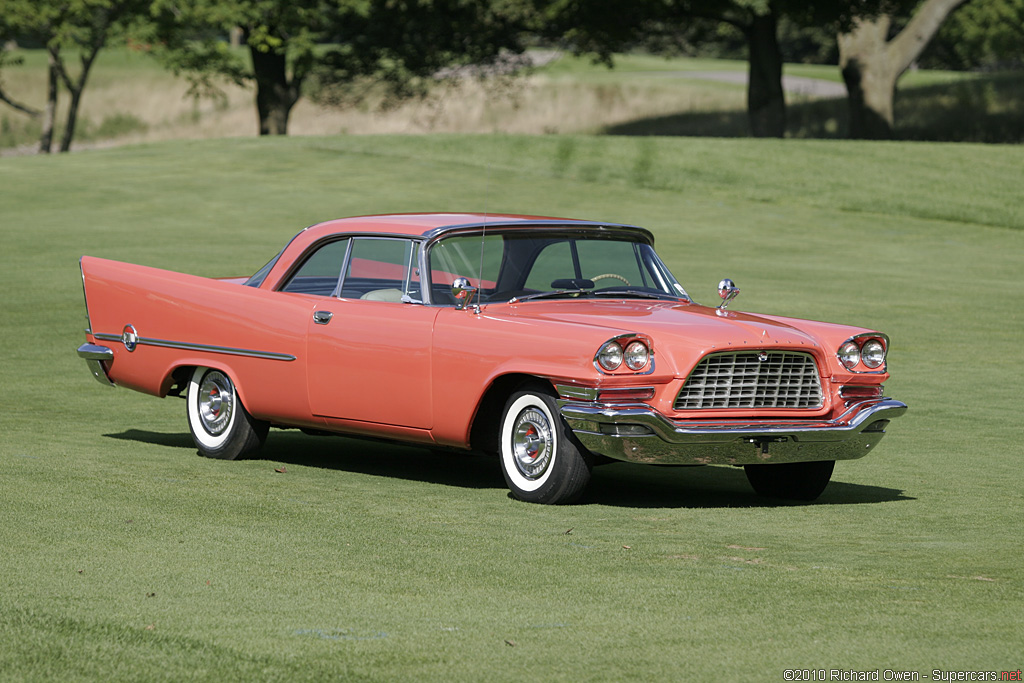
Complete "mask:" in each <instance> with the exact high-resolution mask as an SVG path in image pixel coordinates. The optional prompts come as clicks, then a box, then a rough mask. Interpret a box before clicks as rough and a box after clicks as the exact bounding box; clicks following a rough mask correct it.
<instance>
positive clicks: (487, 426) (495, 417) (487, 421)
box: [469, 374, 554, 454]
mask: <svg viewBox="0 0 1024 683" xmlns="http://www.w3.org/2000/svg"><path fill="white" fill-rule="evenodd" d="M528 382H539V383H543V384H546V385H548V386H551V382H549V381H548V380H546V379H543V378H540V377H535V376H534V375H523V374H514V375H502V376H501V377H498V378H496V379H495V380H494V381H493V382H492V383H491V386H490V387H488V389H487V391H486V392H485V393H484V395H483V398H481V399H480V405H479V407H478V408H477V411H476V416H475V417H474V418H473V426H472V427H471V429H470V432H469V447H470V448H472V449H473V450H474V451H478V452H481V453H488V454H493V453H497V452H498V423H499V421H500V420H501V412H502V411H503V410H504V409H505V402H506V401H508V397H509V396H511V395H512V392H514V391H515V390H516V389H518V388H519V387H520V386H522V385H523V384H526V383H528ZM552 389H554V387H552Z"/></svg>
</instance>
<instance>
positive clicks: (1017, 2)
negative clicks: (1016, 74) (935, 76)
mask: <svg viewBox="0 0 1024 683" xmlns="http://www.w3.org/2000/svg"><path fill="white" fill-rule="evenodd" d="M918 63H919V64H921V65H922V66H924V67H925V68H929V69H979V68H983V69H1005V68H1016V69H1019V68H1020V67H1021V66H1024V0H986V1H985V2H973V3H969V4H966V5H964V6H963V7H961V8H960V9H958V10H956V11H955V12H952V13H951V14H950V16H949V17H948V18H947V19H946V21H944V22H943V23H942V28H940V29H939V32H938V33H937V34H936V35H935V37H934V38H933V39H932V41H931V43H929V45H928V48H927V49H926V50H925V52H924V53H922V55H921V57H920V59H919V60H918Z"/></svg>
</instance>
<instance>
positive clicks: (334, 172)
mask: <svg viewBox="0 0 1024 683" xmlns="http://www.w3.org/2000/svg"><path fill="white" fill-rule="evenodd" d="M1022 186H1024V149H1022V148H1020V147H1010V146H975V145H957V146H949V145H933V144H923V143H892V144H863V143H849V142H825V141H818V142H805V141H756V140H714V139H667V138H627V137H615V138H585V137H561V136H544V137H514V136H481V137H459V136H432V137H412V136H405V137H374V136H369V137H332V138H292V139H243V140H225V141H197V142H188V143H163V144H156V145H148V146H138V147H123V148H118V149H111V150H104V151H95V152H88V153H81V154H73V155H64V156H60V157H51V158H45V157H24V158H7V159H2V160H0V238H2V245H3V250H2V252H0V291H2V292H3V304H2V309H0V310H2V315H0V343H2V344H3V347H4V348H6V349H7V356H8V357H7V361H6V362H5V363H4V364H3V369H2V370H0V386H2V387H3V389H4V391H3V392H2V394H0V416H2V417H0V424H2V430H0V434H2V436H0V471H2V475H0V501H2V504H0V573H2V575H3V577H4V582H3V589H2V590H0V679H3V680H39V681H43V680H46V681H49V680H58V679H60V680H64V679H70V680H76V679H77V680H95V679H108V680H140V681H141V680H146V681H150V680H155V681H159V680H167V681H179V680H203V681H206V680H209V681H214V680H216V681H220V680H250V679H254V680H287V681H293V680H329V679H344V680H349V679H351V680H380V681H390V680H416V681H420V680H439V681H451V680H457V681H475V680H499V681H518V680H566V681H579V680H644V681H663V680H666V681H667V680H727V679H740V680H775V681H779V680H784V679H783V672H784V670H785V669H790V668H813V669H819V668H825V669H826V670H830V669H859V670H875V669H881V670H882V671H884V670H885V669H904V670H914V671H918V672H920V673H921V674H927V675H931V673H932V670H933V669H941V670H944V671H959V670H972V671H977V670H983V671H996V672H999V671H1003V670H1011V669H1012V670H1014V671H1015V670H1017V669H1018V668H1019V667H1020V665H1021V661H1020V656H1021V655H1020V653H1021V652H1022V651H1024V635H1022V634H1024V568H1022V565H1021V561H1020V560H1021V540H1020V519H1021V511H1022V508H1024V495H1022V489H1021V485H1020V483H1019V478H1020V472H1021V460H1022V456H1024V447H1022V435H1021V412H1022V406H1024V402H1022V400H1021V398H1020V386H1021V383H1022V381H1024V372H1022V370H1021V360H1022V354H1021V351H1020V339H1021V336H1022V333H1024V294H1022V291H1024V209H1022V208H1021V203H1020V188H1021V187H1022ZM432 210H441V211H443V210H487V211H493V212H499V211H517V212H525V213H540V214H554V215H564V216H572V217H580V218H594V219H603V220H610V221H622V222H632V223H637V224H640V225H644V226H646V227H648V228H650V229H652V230H653V231H654V232H655V235H656V238H657V244H658V249H659V252H660V253H661V254H662V256H663V258H664V259H665V260H666V261H667V262H668V264H669V266H670V267H671V268H672V269H673V271H674V272H675V274H676V275H677V277H679V279H680V280H681V281H682V282H683V284H684V285H685V286H686V287H687V288H688V290H689V291H690V293H691V294H692V295H693V296H694V297H695V298H696V299H698V300H702V301H711V300H712V298H713V297H714V286H715V284H716V283H717V282H718V280H719V279H720V278H721V277H724V276H729V277H732V278H733V279H734V280H735V281H736V282H737V284H738V285H739V286H740V287H741V288H742V290H743V293H742V294H741V295H740V297H739V299H738V300H737V301H736V302H735V303H734V304H733V308H737V309H740V310H753V311H761V312H774V313H779V314H784V315H795V316H802V317H815V318H819V319H824V320H830V321H841V322H848V323H851V324H857V325H863V326H866V327H872V328H876V329H880V330H882V331H884V332H886V333H888V334H889V335H890V336H891V337H892V340H893V346H892V351H891V355H890V369H891V371H892V374H893V377H892V379H891V380H890V382H889V383H888V384H887V392H886V393H887V394H889V395H891V396H893V397H895V398H899V399H901V400H903V401H905V402H907V403H908V404H909V405H910V411H909V412H908V413H907V415H906V416H905V417H904V418H901V419H900V420H899V421H898V422H896V423H894V424H893V425H892V426H891V427H890V430H889V435H888V436H887V437H886V439H885V440H884V441H883V442H882V445H881V447H880V448H879V449H878V451H877V452H874V453H872V455H870V456H868V457H867V458H865V459H863V460H860V461H853V462H845V463H840V464H839V465H838V466H837V468H836V474H835V476H834V479H833V483H832V484H831V485H830V486H829V488H828V489H826V491H825V493H824V495H823V496H822V497H821V499H820V500H819V501H818V502H817V503H816V504H812V505H780V504H775V503H771V502H766V501H765V500H762V499H759V498H758V497H756V496H755V495H754V494H753V493H752V492H751V491H750V489H749V487H748V485H747V483H746V480H745V478H744V476H743V473H742V472H741V471H739V470H734V469H729V468H645V467H642V466H632V465H625V464H616V465H610V466H607V467H603V468H599V469H598V470H596V471H595V476H594V481H593V484H592V486H591V488H590V489H589V490H588V494H587V495H586V497H585V499H584V501H583V502H582V504H579V505H576V506H571V507H542V506H534V505H527V504H522V503H517V502H515V501H513V500H511V499H510V498H509V496H508V494H507V492H506V490H505V488H504V484H503V481H502V478H501V475H500V473H499V470H498V466H497V463H496V462H492V461H489V460H486V459H474V458H461V457H455V456H451V457H446V456H438V455H435V454H431V453H429V452H427V451H425V450H421V449H415V448H405V447H398V446H389V445H386V444H380V443H372V442H360V441H354V440H348V439H329V438H316V437H307V436H304V435H301V434H298V433H295V432H283V431H272V433H271V436H270V438H269V440H268V444H267V448H266V450H265V451H264V453H263V456H264V457H263V459H258V460H249V461H242V462H222V461H211V460H206V459H203V458H200V457H198V456H197V455H196V454H195V449H194V448H193V447H192V445H191V441H190V437H189V436H188V430H187V426H186V422H185V408H184V402H183V401H180V400H178V399H165V400H159V399H155V398H152V397H148V396H143V395H141V394H136V393H133V392H129V391H126V390H122V389H116V390H112V389H105V388H103V387H101V386H100V385H99V384H98V383H96V382H95V381H94V380H93V379H92V378H91V377H90V376H89V374H88V372H87V371H86V368H85V364H84V363H83V362H82V361H81V360H79V359H78V358H77V357H76V355H75V353H74V350H75V348H76V347H77V346H78V345H79V344H80V343H82V341H83V340H84V335H83V334H82V328H83V327H84V324H85V318H84V306H83V300H82V293H81V281H80V277H79V272H78V266H77V259H78V258H79V257H80V256H81V255H82V254H83V253H88V254H94V255H98V256H104V257H109V258H115V259H122V260H128V261H134V262H139V263H144V264H148V265H156V266H161V267H166V268H172V269H178V270H183V271H187V272H192V273H197V274H201V275H245V274H248V273H251V272H252V271H255V270H256V269H257V268H258V267H259V266H260V265H262V264H263V262H264V261H266V259H267V258H269V257H270V256H271V255H273V254H274V253H276V251H277V250H278V249H280V247H281V246H282V245H283V244H284V243H285V242H286V241H287V240H288V239H290V238H291V236H292V235H293V234H294V233H295V232H296V231H298V230H299V229H301V228H302V227H304V226H306V225H308V224H311V223H314V222H317V221H320V220H324V219H327V218H332V217H339V216H345V215H357V214H362V213H374V212H391V211H432ZM352 390H357V389H356V388H353V389H352ZM277 470H283V471H281V472H278V471H277Z"/></svg>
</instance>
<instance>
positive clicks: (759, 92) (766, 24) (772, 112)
mask: <svg viewBox="0 0 1024 683" xmlns="http://www.w3.org/2000/svg"><path fill="white" fill-rule="evenodd" d="M884 1H885V0H841V1H838V2H835V1H826V0H818V1H817V2H801V1H799V0H725V1H724V2H723V1H721V0H637V2H636V3H635V4H632V3H631V6H630V12H629V13H623V12H622V10H621V4H620V3H616V2H614V0H560V1H559V2H556V3H555V5H554V8H553V10H551V11H554V12H555V13H556V15H557V14H558V13H561V16H559V21H556V22H554V25H555V26H562V27H564V30H565V36H566V37H567V38H568V39H570V40H572V41H574V43H575V45H576V47H577V50H579V51H582V52H593V53H595V54H597V55H598V57H599V58H600V59H602V60H604V61H606V62H609V63H610V55H611V53H612V52H613V51H614V50H616V49H621V48H622V47H625V46H628V45H629V43H630V42H631V41H638V40H641V39H650V38H651V37H652V35H654V36H655V44H658V45H660V46H662V48H663V49H664V48H665V47H671V46H672V45H673V42H674V40H673V38H678V37H680V36H682V35H683V34H685V33H688V30H689V29H690V28H691V27H692V26H694V25H695V24H725V25H728V26H731V27H733V28H734V29H735V30H736V31H738V32H739V33H740V34H742V35H743V37H744V40H745V42H746V47H747V61H748V81H747V115H748V120H749V122H750V132H751V134H752V135H754V136H755V137H783V136H784V135H785V133H786V97H785V91H784V89H783V87H782V63H783V60H782V49H781V45H780V44H779V37H778V35H779V23H780V21H782V20H784V19H785V20H786V21H787V23H788V24H789V25H792V26H796V27H806V26H829V27H832V28H833V31H832V32H833V33H834V32H836V31H837V30H839V28H840V27H845V26H849V25H850V21H851V17H852V16H853V15H854V14H855V13H857V12H870V11H873V10H874V11H877V8H878V6H879V4H880V3H881V2H884Z"/></svg>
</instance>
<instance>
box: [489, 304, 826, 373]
mask: <svg viewBox="0 0 1024 683" xmlns="http://www.w3.org/2000/svg"><path fill="white" fill-rule="evenodd" d="M497 308H498V307H488V310H487V312H488V313H489V314H491V315H495V314H497V315H508V316H510V317H515V318H517V319H520V320H523V319H530V320H536V321H552V322H553V321H562V322H571V323H576V324H580V325H587V326H590V327H600V328H606V329H607V330H608V337H613V336H615V335H617V334H621V333H629V332H633V333H639V334H646V335H648V336H650V337H651V339H652V340H653V342H654V347H655V349H656V350H657V352H658V353H661V354H664V353H665V352H668V353H669V354H670V355H671V356H672V357H674V358H677V359H678V360H680V361H683V360H684V359H687V360H689V361H691V362H692V361H693V359H695V358H697V357H700V356H703V355H704V354H706V353H710V352H712V351H722V350H728V349H737V348H739V349H742V348H744V347H746V348H791V349H801V348H802V349H803V350H806V351H812V350H813V349H815V348H816V347H818V346H819V345H820V342H819V340H817V339H816V338H815V337H814V336H812V335H811V334H810V333H808V332H805V331H803V330H800V329H798V328H797V327H795V326H794V325H793V324H789V323H787V322H782V321H779V320H770V319H768V318H764V317H761V316H757V315H752V314H749V313H741V312H737V311H723V310H719V309H716V308H709V307H707V306H701V305H698V304H686V303H673V302H667V301H593V300H575V301H527V302H522V303H518V304H511V305H508V307H507V308H506V307H505V306H501V308H502V309H504V310H502V311H501V312H500V313H499V311H498V310H496V309H497ZM793 322H797V321H793ZM685 364H688V363H685Z"/></svg>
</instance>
